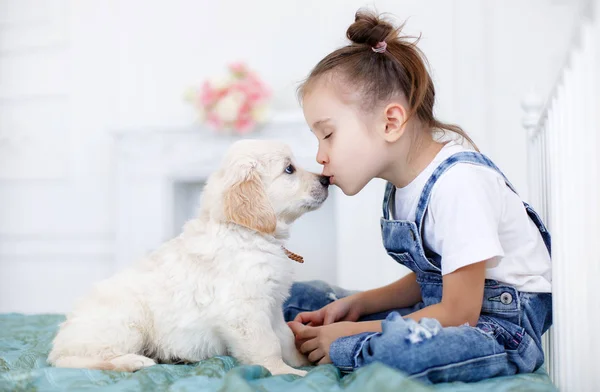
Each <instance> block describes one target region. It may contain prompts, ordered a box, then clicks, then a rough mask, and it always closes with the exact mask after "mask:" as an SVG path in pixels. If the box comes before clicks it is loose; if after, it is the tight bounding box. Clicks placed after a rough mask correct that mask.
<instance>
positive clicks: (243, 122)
mask: <svg viewBox="0 0 600 392" xmlns="http://www.w3.org/2000/svg"><path fill="white" fill-rule="evenodd" d="M255 126H256V123H255V122H254V121H253V120H252V119H251V118H249V117H248V118H239V119H238V120H237V121H236V122H235V129H236V130H237V132H238V133H239V134H245V133H249V132H250V131H251V130H252V129H254V127H255Z"/></svg>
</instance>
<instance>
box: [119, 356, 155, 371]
mask: <svg viewBox="0 0 600 392" xmlns="http://www.w3.org/2000/svg"><path fill="white" fill-rule="evenodd" d="M110 363H112V364H113V365H115V368H114V370H116V371H121V372H135V371H137V370H140V369H142V368H145V367H149V366H154V365H156V362H154V360H153V359H150V358H148V357H144V356H143V355H137V354H125V355H121V356H120V357H116V358H113V359H111V360H110Z"/></svg>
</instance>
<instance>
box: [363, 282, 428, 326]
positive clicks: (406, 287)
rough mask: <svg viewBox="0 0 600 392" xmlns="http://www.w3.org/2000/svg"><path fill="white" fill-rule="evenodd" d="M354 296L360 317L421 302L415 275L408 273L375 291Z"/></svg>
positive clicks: (419, 288) (419, 289)
mask: <svg viewBox="0 0 600 392" xmlns="http://www.w3.org/2000/svg"><path fill="white" fill-rule="evenodd" d="M355 295H356V304H357V305H356V306H357V307H358V310H359V313H360V314H361V315H362V316H366V315H369V314H373V313H378V312H383V311H386V310H390V309H400V308H406V307H409V306H413V305H415V304H417V303H418V302H419V301H421V287H419V284H418V283H417V275H415V273H414V272H411V273H409V274H408V275H406V276H404V277H403V278H401V279H399V280H397V281H395V282H394V283H390V284H388V285H387V286H383V287H380V288H377V289H373V290H368V291H363V292H361V293H358V294H355Z"/></svg>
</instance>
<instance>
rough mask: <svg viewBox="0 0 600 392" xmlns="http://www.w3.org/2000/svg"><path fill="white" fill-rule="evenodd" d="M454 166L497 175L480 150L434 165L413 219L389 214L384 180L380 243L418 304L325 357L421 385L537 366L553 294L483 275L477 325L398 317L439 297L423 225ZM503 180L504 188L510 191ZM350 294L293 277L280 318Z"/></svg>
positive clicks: (390, 189) (336, 345)
mask: <svg viewBox="0 0 600 392" xmlns="http://www.w3.org/2000/svg"><path fill="white" fill-rule="evenodd" d="M459 163H460V164H474V165H482V166H487V167H490V168H492V169H494V170H496V171H498V172H499V173H500V174H502V172H501V171H500V170H499V169H498V168H497V167H496V166H495V165H494V164H493V163H492V162H491V161H490V160H489V159H488V158H487V157H485V156H484V155H482V154H480V153H476V152H460V153H457V154H454V155H452V156H451V157H449V158H448V159H447V160H445V161H444V162H442V163H441V164H440V165H439V166H438V167H437V169H436V170H435V171H434V172H433V173H432V175H431V177H430V178H429V180H428V181H427V183H426V184H425V186H424V188H423V192H422V194H421V197H420V199H419V202H418V206H417V212H416V219H415V222H409V221H396V220H391V219H390V216H389V204H390V202H393V194H394V190H395V188H394V186H393V185H392V184H387V187H386V191H385V196H384V201H383V217H382V218H381V231H382V236H383V244H384V246H385V249H386V250H387V252H388V254H389V255H390V256H391V257H392V258H393V259H394V260H396V261H397V262H398V263H400V264H402V265H405V266H406V267H408V268H409V269H411V270H412V271H414V272H415V273H416V275H417V282H418V283H419V285H420V287H421V295H422V302H420V303H418V304H416V305H415V306H414V307H412V308H407V309H397V310H391V311H389V312H383V313H379V314H376V315H369V316H366V317H364V318H363V319H361V320H373V319H377V320H383V321H382V332H380V333H371V332H369V333H362V334H359V335H353V336H347V337H343V338H340V339H337V340H336V341H334V342H333V343H332V344H331V346H330V353H329V355H330V357H331V360H332V362H333V363H334V365H336V366H337V367H339V368H340V369H341V370H342V371H347V372H350V371H353V370H354V369H356V368H359V367H361V366H365V365H368V364H370V363H373V362H382V363H384V364H386V365H388V366H391V367H393V368H396V369H398V370H401V371H403V372H405V373H407V374H409V375H411V377H413V378H415V379H419V380H422V381H425V382H430V383H437V382H452V381H464V382H471V381H478V380H482V379H485V378H490V377H495V376H502V375H512V374H515V373H526V372H533V371H535V370H536V369H538V368H539V367H540V366H541V365H542V363H543V361H544V353H543V351H542V344H541V336H542V334H543V333H544V332H546V330H547V329H548V328H549V327H550V325H551V322H552V295H551V294H550V293H527V292H519V291H518V290H516V289H515V288H514V287H511V286H509V285H506V284H503V283H501V282H497V281H493V280H486V281H485V287H484V295H483V304H482V308H481V315H480V318H479V321H478V324H477V326H467V325H465V326H459V327H447V328H442V327H441V325H440V324H439V322H438V321H437V320H434V319H427V318H426V319H422V320H421V321H419V322H418V323H417V322H415V321H413V320H412V319H409V318H403V316H406V315H408V314H410V313H412V312H414V311H416V310H418V309H421V308H423V307H425V306H429V305H433V304H436V303H439V302H440V301H441V298H442V275H441V264H440V263H441V260H440V257H439V256H438V255H436V254H435V253H433V252H432V251H430V250H429V249H425V247H424V246H423V241H422V227H423V221H424V217H425V213H426V211H427V206H428V203H429V199H430V197H431V190H432V188H433V185H434V184H435V183H436V181H437V180H438V179H439V178H440V176H442V175H443V174H444V172H445V171H446V170H448V169H449V168H450V167H452V166H453V165H455V164H459ZM502 175H503V174H502ZM503 176H504V175H503ZM504 178H505V181H506V185H507V186H508V187H510V189H512V190H513V191H515V189H514V188H513V186H512V185H511V184H510V182H509V181H508V180H506V177H504ZM523 204H524V208H525V209H526V211H527V213H528V215H529V217H530V218H531V219H532V221H533V222H534V223H535V224H536V225H537V227H538V229H539V231H540V234H541V236H542V237H543V240H544V242H545V244H546V247H547V248H548V252H550V251H551V248H550V241H551V240H550V233H549V232H548V230H547V229H546V227H545V226H544V224H543V222H542V220H541V219H540V217H539V216H538V215H537V214H536V213H535V211H534V210H533V209H532V208H531V207H530V206H529V205H527V203H523ZM350 294H352V292H351V291H347V290H343V289H341V288H338V287H334V286H330V285H328V284H327V283H325V282H321V281H313V282H298V283H295V284H294V285H293V286H292V290H291V296H290V298H289V299H288V300H287V301H286V303H285V304H284V316H285V318H286V320H292V319H293V318H294V317H295V316H296V314H298V313H299V312H302V311H312V310H316V309H320V308H321V307H323V306H325V305H327V304H328V303H331V302H333V301H335V300H336V299H338V298H342V297H344V296H347V295H350Z"/></svg>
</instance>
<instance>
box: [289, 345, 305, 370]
mask: <svg viewBox="0 0 600 392" xmlns="http://www.w3.org/2000/svg"><path fill="white" fill-rule="evenodd" d="M287 357H288V358H287V361H286V362H288V365H290V366H293V367H302V366H310V365H311V363H310V361H309V360H308V358H307V357H306V355H303V354H302V353H300V351H298V350H296V349H294V351H293V352H292V353H290V355H288V356H287Z"/></svg>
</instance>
